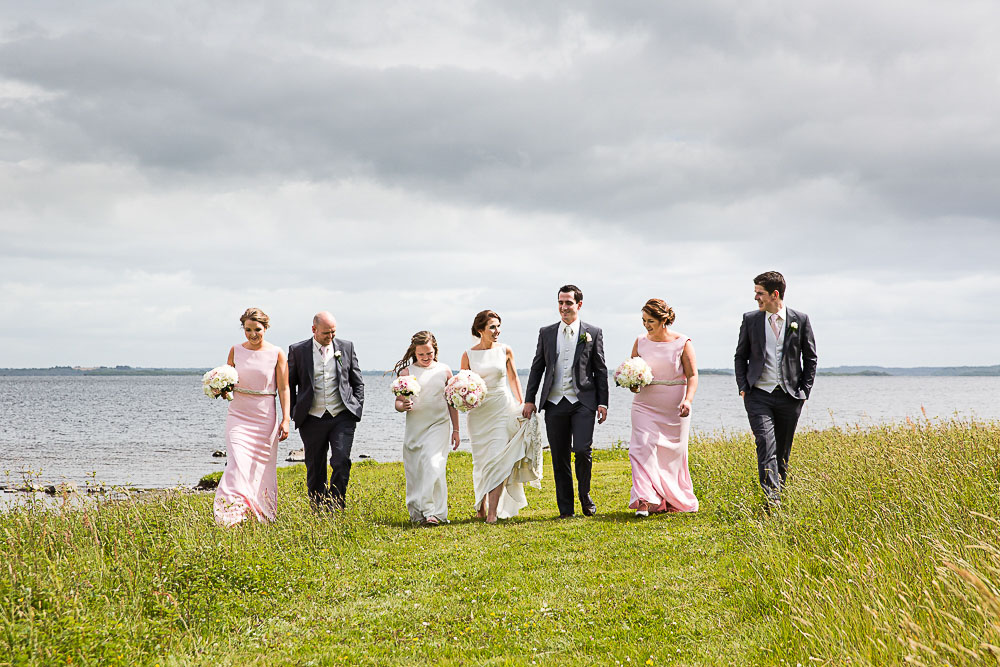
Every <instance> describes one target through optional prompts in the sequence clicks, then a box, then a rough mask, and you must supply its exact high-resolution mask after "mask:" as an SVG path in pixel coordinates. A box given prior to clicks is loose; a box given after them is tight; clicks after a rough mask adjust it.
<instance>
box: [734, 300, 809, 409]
mask: <svg viewBox="0 0 1000 667" xmlns="http://www.w3.org/2000/svg"><path fill="white" fill-rule="evenodd" d="M785 315H786V316H787V321H786V322H785V340H784V345H783V346H782V353H781V355H782V356H781V378H782V381H783V382H782V388H783V389H784V390H785V391H786V392H787V393H788V395H789V396H791V397H792V398H797V399H800V400H805V399H807V398H809V392H811V391H812V386H813V380H815V379H816V359H817V357H816V339H815V338H814V337H813V330H812V325H811V324H810V323H809V316H808V315H806V314H805V313H801V312H799V311H797V310H792V309H791V308H785ZM766 326H768V323H767V312H766V311H763V310H754V311H751V312H749V313H744V315H743V323H742V324H741V325H740V337H739V340H738V341H737V343H736V354H735V356H734V360H735V363H736V386H737V387H739V390H740V391H743V392H749V391H750V389H751V388H752V387H753V386H754V385H755V384H757V380H759V379H760V375H761V373H763V372H764V348H765V346H766V345H767V334H766V332H765V329H764V327H766Z"/></svg>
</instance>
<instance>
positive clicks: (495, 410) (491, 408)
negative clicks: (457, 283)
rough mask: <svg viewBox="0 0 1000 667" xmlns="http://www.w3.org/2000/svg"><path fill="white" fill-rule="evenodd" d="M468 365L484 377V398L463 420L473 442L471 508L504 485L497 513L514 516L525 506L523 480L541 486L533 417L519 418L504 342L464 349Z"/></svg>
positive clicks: (538, 444) (539, 449) (538, 442)
mask: <svg viewBox="0 0 1000 667" xmlns="http://www.w3.org/2000/svg"><path fill="white" fill-rule="evenodd" d="M467 354H468V357H469V367H470V368H471V369H472V371H473V372H474V373H477V374H478V375H479V376H480V377H481V378H483V380H484V381H485V382H486V398H484V399H483V402H482V404H481V405H479V406H478V407H476V408H473V409H472V410H470V411H469V414H468V417H467V424H468V427H469V442H470V443H471V445H472V487H473V491H474V493H475V496H476V510H479V509H480V508H482V507H483V503H484V502H485V500H486V495H487V494H488V493H489V492H490V491H492V490H493V489H495V488H496V487H498V486H500V485H501V484H502V485H503V491H502V492H501V494H500V502H499V503H498V505H497V517H498V518H500V519H508V518H510V517H513V516H517V513H518V512H519V511H520V510H521V508H522V507H526V506H527V505H528V499H527V498H526V497H525V495H524V486H523V485H524V484H526V483H527V484H530V485H531V486H533V487H535V488H536V489H538V488H541V483H540V480H541V479H542V440H541V432H540V431H539V429H538V418H537V417H536V416H535V415H532V416H531V418H530V419H524V418H523V417H521V406H519V405H518V404H517V403H516V402H515V401H514V396H513V394H511V393H510V385H509V384H508V383H507V346H506V345H503V344H496V345H494V346H493V347H491V348H490V349H488V350H468V351H467Z"/></svg>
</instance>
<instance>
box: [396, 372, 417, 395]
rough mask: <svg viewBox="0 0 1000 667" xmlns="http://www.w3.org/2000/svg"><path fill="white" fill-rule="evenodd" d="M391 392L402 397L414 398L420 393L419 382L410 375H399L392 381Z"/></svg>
mask: <svg viewBox="0 0 1000 667" xmlns="http://www.w3.org/2000/svg"><path fill="white" fill-rule="evenodd" d="M392 393H394V394H395V395H396V396H402V397H403V398H409V399H413V398H416V396H417V394H419V393H420V383H419V382H417V378H415V377H413V376H412V375H400V376H399V377H398V378H396V379H395V380H393V381H392Z"/></svg>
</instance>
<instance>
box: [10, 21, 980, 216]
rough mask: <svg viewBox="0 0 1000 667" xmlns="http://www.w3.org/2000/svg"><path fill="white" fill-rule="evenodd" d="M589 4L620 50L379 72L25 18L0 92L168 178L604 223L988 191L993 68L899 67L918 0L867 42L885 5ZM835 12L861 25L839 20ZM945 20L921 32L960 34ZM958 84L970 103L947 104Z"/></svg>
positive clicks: (935, 200)
mask: <svg viewBox="0 0 1000 667" xmlns="http://www.w3.org/2000/svg"><path fill="white" fill-rule="evenodd" d="M602 7H603V6H602V5H600V4H598V5H593V6H590V7H589V8H587V16H588V17H589V22H590V23H591V24H600V25H603V26H607V25H610V26H614V27H617V32H616V33H615V34H617V35H618V36H619V37H621V38H622V39H625V38H626V37H627V36H628V35H633V34H641V35H643V40H642V47H641V48H639V50H638V51H637V52H636V53H635V54H623V55H618V54H616V53H614V52H611V53H608V54H601V55H600V56H594V57H587V56H583V57H581V59H580V61H579V62H577V63H575V64H574V65H573V67H572V68H571V69H570V71H569V72H567V73H563V74H557V75H555V76H553V77H544V76H530V77H524V78H520V79H512V78H510V77H506V76H503V75H501V74H496V73H492V74H491V73H489V72H470V71H463V70H460V69H457V68H434V69H418V68H406V67H394V68H389V69H384V70H377V71H376V70H371V69H366V68H362V67H357V66H345V65H342V64H336V63H335V62H331V61H329V60H325V59H323V58H319V57H311V56H310V55H308V54H305V55H303V53H301V52H299V51H297V50H296V49H295V48H292V47H290V46H288V45H287V44H286V45H284V47H283V50H282V49H278V48H275V49H273V50H271V49H268V48H260V49H255V48H253V45H252V43H251V42H250V40H249V39H243V40H241V39H239V38H238V37H234V39H233V40H232V42H231V43H229V44H227V45H226V46H225V48H223V47H222V46H220V45H219V44H217V43H215V42H212V41H210V40H206V39H202V40H193V39H191V38H190V37H186V36H178V34H177V33H179V32H180V28H181V27H182V26H183V24H180V25H171V24H170V23H169V22H167V24H166V25H165V26H164V27H163V28H162V30H163V34H162V35H158V34H157V33H156V31H155V29H153V28H151V27H147V30H148V31H151V33H152V34H148V35H145V36H143V35H139V36H132V35H127V34H123V33H121V32H115V31H113V30H110V29H106V30H104V31H98V29H96V28H93V27H92V28H90V29H89V30H88V31H79V32H74V31H71V32H68V33H66V34H63V35H61V36H56V37H50V38H42V37H39V36H37V35H35V36H29V37H24V38H21V39H14V40H12V41H8V42H7V43H6V44H4V45H3V46H2V47H0V59H2V61H3V63H4V66H5V70H6V71H7V72H9V73H10V74H12V75H14V76H17V77H18V78H21V79H22V80H25V81H30V82H32V83H35V84H37V85H40V86H42V87H43V88H45V89H48V90H55V91H59V92H61V95H59V96H58V97H56V98H55V99H53V100H50V101H48V102H44V103H41V105H42V108H43V109H44V110H45V113H43V114H39V113H38V112H37V105H38V103H32V106H31V108H25V109H21V110H20V111H21V113H18V110H16V109H15V110H11V109H9V108H8V109H6V110H5V111H4V118H5V121H4V122H5V125H7V126H8V127H10V128H13V129H16V130H18V131H19V132H20V133H22V134H23V135H25V136H30V137H32V138H33V139H35V140H37V141H39V142H40V143H42V144H43V145H46V144H47V150H48V151H50V153H51V154H53V155H57V156H60V157H62V158H63V159H74V160H87V159H104V160H110V161H114V160H122V161H126V162H129V161H134V162H136V163H137V164H138V165H140V166H142V167H144V168H146V169H150V170H153V173H157V171H158V170H162V171H163V172H165V174H164V176H163V177H165V178H171V177H176V174H178V173H181V174H206V175H207V174H211V175H212V176H216V175H222V176H223V177H230V178H238V177H240V176H242V177H244V178H253V177H256V176H260V175H262V174H272V175H276V176H280V177H293V178H294V177H298V178H312V179H336V178H343V177H349V176H356V175H365V176H370V177H372V178H376V179H378V180H381V181H383V182H386V183H389V184H397V185H400V186H402V187H407V188H417V189H421V190H423V191H426V192H428V193H431V194H432V195H434V196H443V197H448V198H452V199H455V200H464V201H466V202H470V203H488V204H494V205H500V206H505V207H510V208H514V209H525V210H547V211H560V212H562V211H565V212H571V213H573V214H576V215H579V216H580V217H581V218H584V219H587V218H591V219H594V220H601V221H611V222H627V221H629V220H636V221H639V222H641V221H642V220H644V219H649V218H652V219H657V218H660V219H662V217H663V216H664V215H667V214H669V213H670V211H671V210H672V209H673V207H674V206H675V205H676V204H677V203H678V202H726V201H734V200H738V199H741V198H746V197H748V196H757V195H762V194H767V193H772V192H775V191H780V190H782V189H784V188H787V187H788V185H789V184H793V183H795V182H798V181H808V180H810V179H816V178H832V179H836V180H839V181H843V182H846V183H849V184H852V185H853V186H854V187H856V188H859V189H862V190H864V191H867V192H868V193H870V194H871V195H872V196H873V197H875V198H877V199H878V200H879V201H881V202H882V204H883V205H884V206H885V209H886V212H887V213H888V214H898V215H900V216H906V217H916V218H935V217H939V216H949V215H962V216H973V217H975V216H992V215H993V214H994V213H995V211H996V210H997V207H998V204H1000V202H998V201H997V197H1000V195H998V194H997V193H996V192H995V188H991V187H990V183H991V180H992V179H991V176H993V175H994V174H995V173H996V171H997V167H998V166H1000V165H998V164H997V162H998V154H1000V151H997V150H996V146H995V142H990V141H988V140H987V141H984V140H983V138H984V137H989V136H995V135H996V129H997V128H996V121H995V120H994V119H995V118H996V117H997V115H996V113H995V112H996V111H997V110H998V109H997V108H996V107H997V101H996V100H995V99H990V98H985V99H984V98H983V96H982V95H977V94H975V89H976V88H977V87H978V84H981V83H983V82H984V81H986V80H987V79H988V77H990V76H995V73H994V72H993V70H992V69H990V68H988V67H987V66H986V65H985V64H984V63H978V64H976V63H972V64H973V65H974V66H973V67H970V68H966V69H964V70H962V71H960V72H954V71H948V69H947V68H946V67H944V66H941V67H937V68H934V67H931V68H930V69H928V70H927V71H926V72H924V73H923V74H922V75H921V76H919V77H918V76H912V75H911V74H908V71H907V63H908V62H910V60H908V59H912V58H914V57H919V56H921V55H925V56H926V57H931V55H933V54H931V55H927V54H925V53H924V52H922V51H916V52H915V51H914V49H917V48H919V46H918V44H917V40H919V39H922V38H924V37H926V34H927V33H928V32H929V31H928V29H927V27H926V26H927V24H928V23H929V22H930V21H931V20H933V19H936V18H938V16H939V13H940V12H934V11H929V10H925V14H924V15H923V16H918V17H917V18H916V19H914V20H913V22H914V24H915V25H916V26H917V28H919V29H918V30H915V31H914V34H912V35H910V34H908V33H907V32H906V31H905V30H904V31H901V32H902V33H903V36H902V37H896V38H895V39H894V40H889V42H888V46H886V43H885V40H881V41H880V40H875V39H874V37H876V36H877V35H878V34H879V33H880V32H881V30H882V29H883V28H887V27H888V23H889V19H890V18H894V17H892V16H879V15H877V13H876V12H872V11H869V12H864V11H863V10H862V9H861V8H858V10H859V13H858V15H856V16H855V17H853V18H852V19H845V18H843V17H842V16H836V17H833V16H831V17H829V18H831V22H830V23H825V22H824V21H823V19H824V18H825V14H824V12H823V11H819V12H817V15H815V16H810V15H809V13H808V12H806V11H803V10H799V12H798V13H797V14H794V13H793V15H792V16H790V17H787V18H785V20H781V18H782V17H775V16H774V15H772V14H768V13H763V12H759V11H758V12H756V13H755V12H754V11H752V10H743V11H738V12H732V11H731V9H732V6H731V5H726V4H706V5H704V6H701V7H698V8H690V7H685V9H684V10H683V11H682V10H680V9H677V8H676V7H675V8H672V9H669V10H667V9H663V8H662V5H661V6H660V7H656V6H655V5H648V4H647V5H639V7H640V8H641V9H640V10H633V11H631V12H630V11H627V10H626V11H623V12H622V13H620V14H618V13H617V12H616V14H615V15H614V16H610V15H608V14H607V13H606V11H604V10H603V9H602ZM819 9H820V10H822V9H823V8H822V7H820V8H819ZM949 11H950V10H949ZM515 12H517V13H515ZM827 13H828V12H827ZM566 16H567V12H566V11H556V10H549V11H528V10H526V8H525V6H523V5H522V6H519V7H516V9H514V10H512V11H511V13H510V14H508V15H507V20H508V21H510V22H511V24H512V25H513V26H515V27H521V28H526V27H533V26H535V25H537V24H538V23H541V22H544V23H543V27H545V28H546V29H547V30H546V31H545V32H546V34H548V33H553V32H556V28H557V27H558V25H559V23H560V22H561V21H565V20H566ZM776 18H777V19H778V20H775V19H776ZM284 19H285V24H284V25H285V26H286V29H289V30H291V25H289V24H290V23H291V19H290V18H289V17H288V16H285V17H284ZM834 19H835V21H834ZM851 21H853V22H854V25H855V26H861V27H860V28H858V27H855V28H854V29H845V30H840V29H839V28H842V27H845V26H848V24H849V23H850V22H851ZM869 21H870V22H871V23H872V24H873V27H872V28H871V29H870V30H865V29H864V26H865V25H866V22H869ZM950 24H951V25H953V24H954V19H953V20H952V21H951V23H950ZM171 31H173V32H171ZM897 32H899V31H897ZM954 32H955V31H954V30H950V31H948V30H946V31H943V33H944V34H943V36H939V37H938V39H937V41H936V42H932V44H934V46H935V47H936V48H938V49H944V50H948V49H950V50H952V51H954V50H956V49H959V48H963V47H966V45H965V43H964V41H963V42H956V41H955V40H957V39H959V36H958V35H955V34H953V33H954ZM327 37H328V38H330V39H335V38H338V37H340V35H339V34H337V33H336V32H335V31H331V32H330V33H329V34H328V35H327ZM320 38H321V35H314V36H313V37H312V39H314V40H318V39H320ZM947 40H952V41H947ZM272 41H276V40H272ZM267 46H270V43H265V47H267ZM973 48H974V49H975V48H980V49H981V48H986V47H985V46H979V47H976V45H973ZM966 64H969V63H966ZM941 86H943V87H944V90H943V91H941V90H940V87H941ZM928 91H935V92H934V93H932V94H930V95H928ZM970 95H971V96H972V97H971V98H970ZM929 99H930V101H928V100H929ZM965 99H971V100H972V101H978V102H984V103H985V104H986V106H985V107H982V108H978V109H976V108H973V107H965V108H963V106H962V105H963V101H964V100H965ZM955 114H958V116H957V118H956V116H955ZM963 118H964V119H965V120H967V121H968V122H962V120H963ZM74 129H75V132H74V131H73V130H74ZM25 143H26V144H27V143H28V142H25Z"/></svg>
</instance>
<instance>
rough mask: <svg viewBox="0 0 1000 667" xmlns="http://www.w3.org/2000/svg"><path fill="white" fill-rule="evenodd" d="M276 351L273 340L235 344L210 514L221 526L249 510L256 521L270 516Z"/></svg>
mask: <svg viewBox="0 0 1000 667" xmlns="http://www.w3.org/2000/svg"><path fill="white" fill-rule="evenodd" d="M279 351H280V348H278V347H276V346H270V347H267V348H264V349H260V350H248V349H246V348H245V347H243V346H242V345H237V346H236V347H235V348H234V352H233V362H234V364H235V365H236V372H237V373H238V374H239V377H240V380H239V382H238V383H237V384H236V391H235V392H234V394H233V401H232V402H231V403H230V404H229V414H228V415H227V416H226V455H227V456H226V469H225V471H224V472H223V473H222V479H221V480H219V487H218V489H217V490H216V492H215V520H216V521H217V522H218V523H220V524H222V525H225V526H232V525H234V524H237V523H239V522H241V521H243V520H244V519H245V518H247V516H250V515H252V516H254V517H255V518H256V519H257V520H258V521H274V518H275V514H276V511H277V507H278V473H277V469H278V425H279V423H278V412H277V409H276V407H275V403H274V397H275V393H276V389H277V382H276V380H275V373H274V368H275V365H276V364H277V362H278V352H279ZM241 389H243V390H245V391H249V392H252V393H245V392H241V391H240V390H241Z"/></svg>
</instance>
